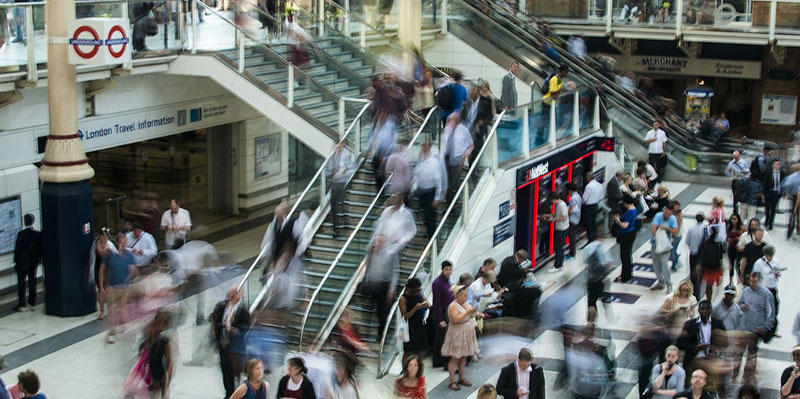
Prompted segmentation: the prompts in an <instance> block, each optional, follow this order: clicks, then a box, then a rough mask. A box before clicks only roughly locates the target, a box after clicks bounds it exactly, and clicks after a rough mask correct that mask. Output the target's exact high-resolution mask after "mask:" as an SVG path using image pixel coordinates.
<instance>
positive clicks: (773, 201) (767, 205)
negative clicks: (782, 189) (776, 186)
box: [764, 190, 781, 229]
mask: <svg viewBox="0 0 800 399" xmlns="http://www.w3.org/2000/svg"><path fill="white" fill-rule="evenodd" d="M766 199H767V200H766V201H764V213H765V214H766V215H765V216H766V218H765V219H766V220H764V224H765V225H767V228H768V229H772V227H773V225H774V223H775V211H776V210H777V209H778V202H780V200H781V193H779V192H776V191H772V190H770V191H769V192H767V198H766Z"/></svg>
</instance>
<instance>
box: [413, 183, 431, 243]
mask: <svg viewBox="0 0 800 399" xmlns="http://www.w3.org/2000/svg"><path fill="white" fill-rule="evenodd" d="M435 197H436V189H435V188H429V189H421V190H417V202H419V207H420V209H422V217H423V219H424V221H425V229H426V230H427V231H428V238H431V237H433V232H434V231H436V208H434V207H433V200H434V199H435Z"/></svg>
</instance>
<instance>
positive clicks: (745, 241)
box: [736, 230, 771, 251]
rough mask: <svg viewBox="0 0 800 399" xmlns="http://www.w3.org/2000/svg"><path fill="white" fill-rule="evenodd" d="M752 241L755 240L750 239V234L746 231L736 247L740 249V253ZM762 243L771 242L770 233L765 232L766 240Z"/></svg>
mask: <svg viewBox="0 0 800 399" xmlns="http://www.w3.org/2000/svg"><path fill="white" fill-rule="evenodd" d="M752 241H753V238H752V237H750V233H748V232H746V231H745V232H744V233H742V235H740V236H739V242H738V243H737V244H736V245H737V246H738V247H739V251H744V247H746V246H747V244H750V243H751V242H752ZM761 242H765V243H767V244H769V243H770V242H771V241H770V239H769V232H768V231H766V230H764V239H762V240H761Z"/></svg>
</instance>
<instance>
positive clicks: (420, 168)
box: [414, 150, 444, 201]
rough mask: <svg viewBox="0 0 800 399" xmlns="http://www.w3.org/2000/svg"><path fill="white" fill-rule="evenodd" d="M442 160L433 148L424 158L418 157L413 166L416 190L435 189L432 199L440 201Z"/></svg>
mask: <svg viewBox="0 0 800 399" xmlns="http://www.w3.org/2000/svg"><path fill="white" fill-rule="evenodd" d="M442 167H443V165H442V161H441V159H440V158H439V155H438V154H434V153H433V150H431V152H429V153H428V156H427V157H425V158H420V159H419V162H418V163H417V166H416V167H414V181H416V182H417V189H418V190H430V189H432V188H434V189H436V196H435V197H434V199H435V200H436V201H440V200H441V199H442V192H443V191H444V190H443V187H442Z"/></svg>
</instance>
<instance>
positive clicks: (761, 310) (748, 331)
mask: <svg viewBox="0 0 800 399" xmlns="http://www.w3.org/2000/svg"><path fill="white" fill-rule="evenodd" d="M761 279H762V277H761V273H759V272H753V273H752V274H751V275H750V285H749V286H748V287H745V289H744V290H743V291H742V296H741V297H740V298H739V306H740V307H741V308H742V311H743V312H744V314H743V316H742V330H743V331H745V334H744V337H743V344H744V347H743V350H746V351H747V361H746V363H745V366H744V374H743V375H742V377H743V378H744V382H745V383H755V371H756V361H757V358H758V342H759V341H760V340H764V338H766V337H767V333H768V332H769V331H770V329H771V328H772V324H773V323H774V322H775V312H774V309H773V305H772V304H773V297H772V293H771V292H769V290H767V289H766V288H764V286H763V285H762V283H761ZM737 372H738V370H734V376H735V375H736V374H737Z"/></svg>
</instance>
